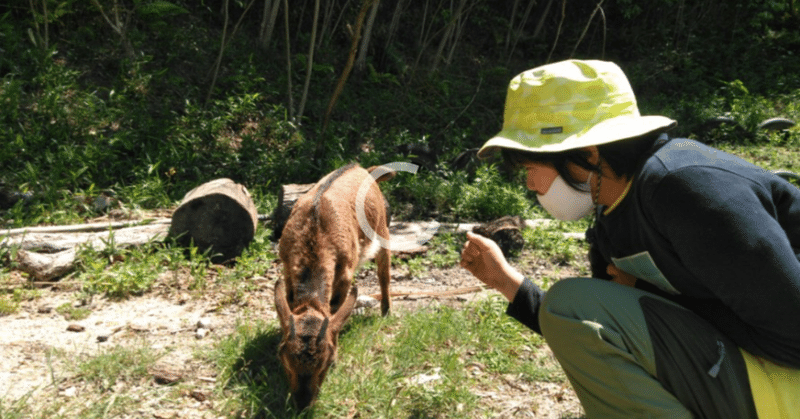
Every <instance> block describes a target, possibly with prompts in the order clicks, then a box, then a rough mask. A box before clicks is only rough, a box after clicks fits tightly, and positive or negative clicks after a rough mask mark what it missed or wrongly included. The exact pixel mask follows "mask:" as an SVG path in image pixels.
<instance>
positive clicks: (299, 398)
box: [275, 280, 358, 410]
mask: <svg viewBox="0 0 800 419" xmlns="http://www.w3.org/2000/svg"><path fill="white" fill-rule="evenodd" d="M357 296H358V290H357V289H356V287H352V288H351V289H350V293H349V294H348V296H347V299H346V300H345V302H344V303H343V304H342V305H341V306H340V307H339V309H338V310H337V311H336V313H334V314H333V315H331V316H328V315H326V313H325V312H324V310H321V309H320V308H319V307H314V304H303V305H301V306H299V307H296V308H295V310H294V312H292V310H291V309H290V308H289V300H288V297H287V294H286V289H285V287H284V281H283V280H278V282H277V284H276V285H275V309H276V311H277V313H278V319H279V320H280V324H281V329H282V331H283V338H282V340H281V344H280V346H279V347H278V357H279V359H280V361H281V364H283V369H284V371H285V372H286V376H287V377H288V378H289V387H290V390H291V392H292V399H293V400H294V402H295V404H296V405H297V407H298V408H299V409H301V410H302V409H305V408H306V407H308V406H310V405H311V404H313V403H314V401H315V400H316V399H317V395H318V394H319V389H320V387H321V386H322V382H323V380H325V375H326V374H327V373H328V369H329V368H330V366H331V365H332V364H333V362H334V361H335V360H336V348H337V344H338V338H339V332H340V331H341V330H342V326H344V323H345V321H347V318H348V317H350V313H351V312H352V311H353V307H354V306H355V303H356V297H357Z"/></svg>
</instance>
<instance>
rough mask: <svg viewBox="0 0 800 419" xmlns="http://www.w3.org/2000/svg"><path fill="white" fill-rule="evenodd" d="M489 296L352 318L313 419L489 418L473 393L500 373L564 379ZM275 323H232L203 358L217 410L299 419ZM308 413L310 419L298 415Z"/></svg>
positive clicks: (535, 338)
mask: <svg viewBox="0 0 800 419" xmlns="http://www.w3.org/2000/svg"><path fill="white" fill-rule="evenodd" d="M505 305H506V302H505V301H504V300H502V299H501V298H500V297H497V296H495V297H492V298H488V299H485V300H481V301H479V302H476V303H471V304H468V305H466V306H464V307H461V308H452V307H446V306H435V307H431V308H428V309H421V310H419V311H416V312H413V313H405V314H404V315H402V317H398V316H397V315H395V316H390V317H387V318H383V317H380V316H378V315H365V316H354V317H352V318H351V319H350V321H349V322H348V324H347V325H346V326H345V328H344V330H343V331H342V334H341V335H340V339H339V342H340V347H339V358H338V361H337V363H336V365H335V367H334V368H332V369H331V371H330V372H329V374H328V378H327V379H326V381H325V384H324V385H323V388H322V391H321V394H320V399H319V401H318V403H317V405H316V406H315V408H314V412H313V416H314V417H321V418H339V417H349V416H351V415H352V414H354V413H355V412H358V414H359V415H360V416H361V417H370V418H372V417H375V418H381V417H382V418H396V417H429V418H438V417H441V418H444V417H463V416H464V415H465V414H467V413H466V412H469V413H468V415H469V416H471V417H484V416H486V415H491V414H492V413H495V414H496V413H497V412H494V411H493V410H492V407H491V406H488V405H486V404H484V403H482V402H481V401H480V400H479V399H478V397H477V396H475V391H474V390H475V387H476V386H477V387H486V388H496V387H497V385H498V382H499V381H502V380H503V379H504V378H503V377H507V376H509V375H510V376H514V377H516V379H519V380H522V381H526V382H530V381H534V380H547V381H564V377H563V375H562V374H561V373H560V372H559V370H558V368H557V367H556V366H555V364H554V363H553V362H552V361H549V360H546V359H543V358H542V355H541V354H540V353H538V351H537V348H539V347H541V346H542V345H544V341H543V340H542V339H541V337H539V336H538V335H535V334H534V333H533V332H531V331H529V330H527V329H526V328H525V327H524V326H522V325H521V324H519V323H517V322H516V321H514V320H512V319H511V318H509V317H507V316H506V315H505V314H504V310H505ZM279 341H280V333H279V330H278V328H277V327H276V325H275V324H274V323H270V324H267V323H265V322H263V321H255V322H252V323H243V324H241V325H240V326H239V327H238V328H237V330H236V332H235V333H234V334H232V335H231V336H230V337H228V338H227V339H225V340H223V342H221V343H220V345H218V347H217V348H216V350H215V351H214V352H213V353H211V354H209V357H211V358H212V359H214V360H216V363H217V365H218V366H219V368H220V370H221V371H222V373H221V376H222V377H224V379H223V380H222V383H221V384H220V388H219V391H220V392H221V393H224V394H226V395H227V397H226V400H227V402H226V403H225V407H224V409H225V411H231V412H236V413H235V415H236V416H237V417H270V418H271V417H302V415H298V413H297V412H295V411H293V410H292V407H291V404H290V403H288V404H287V402H288V398H287V397H288V396H287V394H288V384H287V383H286V380H285V378H284V377H283V370H282V367H281V366H280V364H279V361H278V360H277V357H276V351H277V349H276V348H277V345H278V343H279ZM307 413H312V412H307Z"/></svg>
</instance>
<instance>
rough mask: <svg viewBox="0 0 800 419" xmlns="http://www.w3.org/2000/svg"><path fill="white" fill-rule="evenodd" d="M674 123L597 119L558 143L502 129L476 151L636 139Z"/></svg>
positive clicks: (549, 149)
mask: <svg viewBox="0 0 800 419" xmlns="http://www.w3.org/2000/svg"><path fill="white" fill-rule="evenodd" d="M676 125H678V123H677V122H676V121H674V120H672V119H670V118H667V117H665V116H660V115H648V116H634V115H630V116H619V117H616V118H612V119H608V120H605V121H603V122H600V123H599V124H596V125H594V126H592V127H591V128H590V129H588V130H586V131H582V132H578V133H571V134H566V135H565V136H564V138H563V139H561V140H560V141H557V142H553V140H554V138H553V137H552V136H551V135H550V134H540V133H535V132H531V131H526V130H503V131H500V132H499V133H498V134H497V135H496V136H494V137H492V138H491V139H489V141H487V142H486V143H485V144H484V145H483V147H481V148H480V150H478V157H479V158H486V157H489V155H491V154H492V153H494V152H496V151H498V150H500V149H502V148H508V149H512V150H521V151H528V152H536V153H557V152H560V151H567V150H573V149H576V148H582V147H589V146H596V145H601V144H607V143H612V142H615V141H621V140H626V139H628V138H635V137H639V136H642V135H645V134H649V133H651V132H655V131H661V130H669V129H672V128H674V127H675V126H676Z"/></svg>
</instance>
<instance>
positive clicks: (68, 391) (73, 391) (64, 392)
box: [58, 386, 78, 398]
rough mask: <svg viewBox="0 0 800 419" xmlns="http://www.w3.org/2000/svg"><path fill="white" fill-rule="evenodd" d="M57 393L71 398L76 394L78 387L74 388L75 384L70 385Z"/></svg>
mask: <svg viewBox="0 0 800 419" xmlns="http://www.w3.org/2000/svg"><path fill="white" fill-rule="evenodd" d="M58 394H59V395H60V396H64V397H69V398H73V397H75V395H76V394H78V389H76V388H75V386H72V387H70V388H67V389H64V390H61V391H60V392H59V393H58Z"/></svg>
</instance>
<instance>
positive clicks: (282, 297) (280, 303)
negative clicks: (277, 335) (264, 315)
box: [275, 279, 294, 332]
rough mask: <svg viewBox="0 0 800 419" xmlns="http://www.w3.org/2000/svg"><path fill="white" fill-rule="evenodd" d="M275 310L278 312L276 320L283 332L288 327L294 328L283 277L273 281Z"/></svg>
mask: <svg viewBox="0 0 800 419" xmlns="http://www.w3.org/2000/svg"><path fill="white" fill-rule="evenodd" d="M275 311H276V312H277V313H278V320H279V321H280V322H281V329H282V330H283V331H284V332H285V331H286V330H289V329H290V328H292V329H294V322H293V321H292V310H291V309H290V308H289V301H287V300H286V285H285V283H284V280H283V279H278V281H277V282H275Z"/></svg>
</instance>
